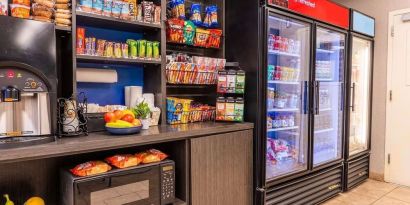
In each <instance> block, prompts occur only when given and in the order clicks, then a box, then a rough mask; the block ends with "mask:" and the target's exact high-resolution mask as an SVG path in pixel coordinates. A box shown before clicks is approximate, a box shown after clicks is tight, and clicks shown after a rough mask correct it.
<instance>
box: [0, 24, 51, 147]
mask: <svg viewBox="0 0 410 205" xmlns="http://www.w3.org/2000/svg"><path fill="white" fill-rule="evenodd" d="M0 25H1V29H0V89H1V98H0V148H5V147H6V148H7V147H13V146H16V145H17V146H19V145H27V144H36V143H40V142H46V141H52V140H54V133H56V128H57V125H56V124H57V120H56V105H57V102H56V101H57V69H56V39H55V38H56V37H55V29H54V25H53V24H51V23H44V22H38V21H32V20H25V19H19V18H13V17H8V16H0ZM25 142H26V143H25Z"/></svg>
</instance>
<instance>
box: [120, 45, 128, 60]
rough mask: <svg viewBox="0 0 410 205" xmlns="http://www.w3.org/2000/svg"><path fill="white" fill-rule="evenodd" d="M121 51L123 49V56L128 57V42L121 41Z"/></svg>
mask: <svg viewBox="0 0 410 205" xmlns="http://www.w3.org/2000/svg"><path fill="white" fill-rule="evenodd" d="M121 51H122V57H123V58H128V44H126V43H121Z"/></svg>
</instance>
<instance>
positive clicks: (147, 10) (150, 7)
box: [141, 1, 154, 23]
mask: <svg viewBox="0 0 410 205" xmlns="http://www.w3.org/2000/svg"><path fill="white" fill-rule="evenodd" d="M141 6H142V15H143V21H144V22H147V23H151V22H153V21H154V16H153V13H154V3H153V2H150V1H143V2H141Z"/></svg>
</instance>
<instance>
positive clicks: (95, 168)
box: [70, 161, 111, 177]
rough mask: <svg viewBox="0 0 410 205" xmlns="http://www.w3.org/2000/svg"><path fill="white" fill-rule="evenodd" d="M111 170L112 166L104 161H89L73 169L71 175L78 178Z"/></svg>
mask: <svg viewBox="0 0 410 205" xmlns="http://www.w3.org/2000/svg"><path fill="white" fill-rule="evenodd" d="M110 170H111V166H110V165H108V164H107V163H105V162H102V161H89V162H86V163H82V164H79V165H77V166H75V167H74V168H73V169H70V171H71V173H73V174H74V175H76V176H80V177H85V176H91V175H96V174H101V173H105V172H108V171H110Z"/></svg>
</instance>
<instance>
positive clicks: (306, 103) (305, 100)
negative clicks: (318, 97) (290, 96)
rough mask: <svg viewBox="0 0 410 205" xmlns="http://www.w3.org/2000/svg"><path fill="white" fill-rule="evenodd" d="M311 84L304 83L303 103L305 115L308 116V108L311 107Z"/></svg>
mask: <svg viewBox="0 0 410 205" xmlns="http://www.w3.org/2000/svg"><path fill="white" fill-rule="evenodd" d="M308 92H309V83H308V81H304V83H303V99H302V102H303V114H307V112H308V107H309V99H308V96H309V93H308Z"/></svg>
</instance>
